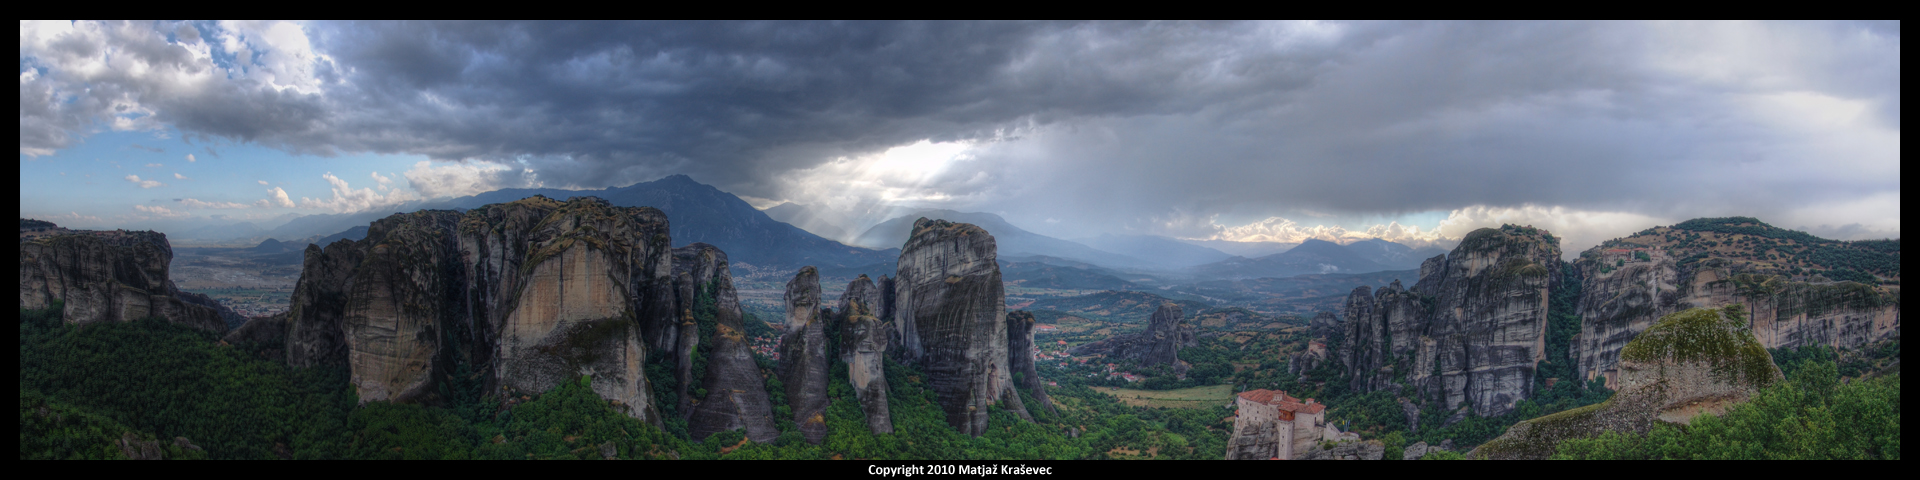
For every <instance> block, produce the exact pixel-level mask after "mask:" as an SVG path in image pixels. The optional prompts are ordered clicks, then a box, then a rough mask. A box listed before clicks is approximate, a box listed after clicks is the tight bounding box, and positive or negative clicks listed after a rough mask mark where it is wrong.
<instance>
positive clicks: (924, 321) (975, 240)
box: [893, 218, 1031, 436]
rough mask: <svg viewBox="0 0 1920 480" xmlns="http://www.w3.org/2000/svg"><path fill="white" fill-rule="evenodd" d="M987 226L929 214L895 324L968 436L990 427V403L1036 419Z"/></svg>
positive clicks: (907, 251)
mask: <svg viewBox="0 0 1920 480" xmlns="http://www.w3.org/2000/svg"><path fill="white" fill-rule="evenodd" d="M996 254H997V252H996V246H995V243H994V240H993V236H992V235H989V234H988V233H987V231H986V230H983V229H981V228H980V227H976V226H973V225H970V224H965V223H953V222H948V221H945V220H929V219H926V218H921V219H919V220H918V221H915V222H914V225H913V234H912V236H911V237H910V238H908V239H907V243H906V245H905V246H903V247H901V249H900V267H899V272H898V277H897V278H896V282H897V283H896V287H895V295H894V297H895V305H894V306H893V312H894V319H893V322H894V326H895V329H896V331H898V332H899V335H900V347H901V350H902V352H901V355H902V357H903V358H904V359H906V360H907V361H909V362H912V363H916V364H919V365H920V366H921V367H922V368H924V369H925V370H926V372H927V376H928V381H929V383H931V387H932V389H933V391H934V392H935V394H936V395H937V396H938V397H939V400H940V407H941V409H942V410H945V411H946V414H947V423H948V424H950V425H953V426H954V427H955V428H958V429H959V430H960V431H961V432H963V433H966V434H968V435H973V436H979V435H980V434H982V433H985V431H986V428H987V406H988V405H991V404H994V403H997V402H1001V401H1006V402H1007V407H1006V408H1007V409H1008V410H1011V411H1013V412H1014V413H1016V414H1018V415H1020V416H1021V417H1023V418H1031V417H1030V416H1029V415H1028V414H1027V409H1026V406H1025V405H1022V404H1021V402H1020V396H1019V395H1018V394H1017V393H1015V392H1014V390H1013V380H1012V375H1011V371H1010V368H1009V367H1008V366H1007V350H1006V349H1007V325H1006V291H1005V290H1004V286H1003V285H1002V284H1001V280H1000V266H999V264H998V263H996V262H995V258H996Z"/></svg>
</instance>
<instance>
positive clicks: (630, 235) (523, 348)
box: [367, 197, 673, 423]
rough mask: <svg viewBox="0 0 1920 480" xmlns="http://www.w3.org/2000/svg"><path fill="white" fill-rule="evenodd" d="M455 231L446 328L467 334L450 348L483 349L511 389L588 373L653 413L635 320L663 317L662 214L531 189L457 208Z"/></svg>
mask: <svg viewBox="0 0 1920 480" xmlns="http://www.w3.org/2000/svg"><path fill="white" fill-rule="evenodd" d="M378 226H379V224H378V223H376V224H375V228H376V229H377V228H378ZM458 233H459V235H458V243H457V245H458V249H459V255H460V258H461V260H462V265H463V266H464V267H466V268H465V272H464V273H466V275H465V280H466V282H465V283H463V284H462V285H460V286H459V287H457V288H458V290H457V291H458V292H459V293H465V294H467V295H468V296H469V298H471V299H472V300H470V305H471V308H470V310H471V312H472V314H471V315H470V316H466V317H464V320H465V321H464V324H456V323H460V320H461V319H455V321H454V322H450V323H449V324H448V328H457V327H466V328H467V329H470V331H472V332H475V334H474V335H473V336H474V340H475V341H473V342H471V345H473V346H474V348H472V349H468V351H467V352H460V353H462V354H466V355H470V356H472V357H474V358H486V357H485V356H487V355H491V356H492V358H493V363H494V364H495V369H494V372H495V378H496V379H497V381H498V384H499V385H501V386H503V387H507V388H509V389H515V390H520V391H529V392H540V391H545V390H547V389H550V388H553V387H554V386H556V385H559V383H560V382H562V381H565V380H566V379H568V378H572V377H574V376H577V375H591V376H592V377H593V381H592V383H591V388H592V389H593V391H594V393H596V394H598V395H599V396H600V397H601V398H605V399H608V400H612V401H613V402H614V404H615V405H616V406H618V407H619V408H621V409H622V410H624V411H625V413H627V414H628V415H629V416H632V417H635V418H639V419H642V420H647V421H650V422H655V423H657V422H659V420H660V419H659V413H658V411H657V410H656V409H655V408H654V406H653V400H652V398H651V397H652V390H651V388H650V387H649V386H648V384H647V380H646V376H645V362H646V358H647V350H646V348H647V343H648V342H647V339H646V338H645V326H647V325H656V326H657V325H662V324H670V320H671V319H672V318H673V316H672V310H673V309H672V305H671V302H672V299H673V293H672V292H673V290H672V285H671V282H670V280H669V279H670V278H671V277H670V276H669V275H670V274H671V268H672V257H671V255H672V253H671V250H670V249H669V248H668V244H669V240H668V227H667V217H666V214H664V213H661V212H660V211H659V210H656V209H652V208H646V207H614V206H612V205H610V204H608V203H607V202H605V201H603V200H600V199H598V198H593V197H580V198H575V199H573V200H569V201H567V202H558V201H554V200H552V199H548V198H545V197H534V198H529V199H524V200H519V201H515V202H509V203H504V204H495V205H488V206H484V207H480V208H476V209H473V210H469V211H468V212H467V213H466V214H465V215H464V216H463V217H462V218H461V219H460V222H459V224H458ZM367 238H368V239H373V238H374V236H373V233H372V232H371V230H370V231H369V233H368V236H367ZM375 250H376V251H377V247H375ZM368 263H372V262H371V260H369V262H368ZM488 347H491V348H488Z"/></svg>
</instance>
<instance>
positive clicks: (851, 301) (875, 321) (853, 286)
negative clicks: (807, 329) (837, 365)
mask: <svg viewBox="0 0 1920 480" xmlns="http://www.w3.org/2000/svg"><path fill="white" fill-rule="evenodd" d="M880 295H881V292H880V290H878V287H877V286H875V285H874V284H873V281H872V280H870V279H868V278H867V276H866V275H861V276H860V278H856V279H854V280H853V282H852V283H850V284H848V285H847V291H846V292H845V293H842V294H841V295H840V308H839V309H838V310H837V312H839V314H840V315H842V316H843V317H844V320H842V321H841V322H840V327H841V331H840V332H839V335H840V361H842V362H846V363H847V380H848V382H849V383H852V384H853V395H854V398H857V399H859V400H860V409H861V410H862V411H864V412H865V413H866V415H867V429H868V430H871V431H873V433H875V434H881V433H892V432H893V415H892V414H891V413H888V411H887V376H886V365H885V360H884V359H883V358H882V357H881V356H882V355H885V354H886V352H887V331H888V330H889V328H888V326H887V325H886V324H885V323H883V322H881V321H880V318H879V317H877V316H875V315H873V313H872V312H873V310H872V309H871V308H870V307H868V305H872V304H874V302H875V301H876V300H878V299H879V297H880Z"/></svg>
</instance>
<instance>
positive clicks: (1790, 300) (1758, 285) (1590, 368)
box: [1573, 245, 1900, 388]
mask: <svg viewBox="0 0 1920 480" xmlns="http://www.w3.org/2000/svg"><path fill="white" fill-rule="evenodd" d="M1622 247H1629V248H1607V247H1595V248H1594V249H1592V250H1589V251H1588V252H1586V253H1584V254H1582V258H1581V259H1580V260H1578V261H1576V262H1575V264H1574V265H1575V267H1576V268H1578V269H1579V272H1580V276H1581V279H1582V282H1583V285H1584V289H1583V290H1582V292H1581V295H1580V299H1579V302H1578V304H1577V308H1578V310H1579V313H1580V317H1581V326H1580V336H1579V337H1578V340H1577V341H1576V342H1575V343H1574V345H1573V350H1574V353H1575V355H1576V356H1577V357H1578V358H1579V368H1580V371H1581V373H1583V374H1585V375H1586V377H1587V378H1589V379H1591V378H1596V377H1599V378H1603V379H1604V380H1605V381H1606V382H1607V385H1608V386H1609V387H1610V388H1611V387H1613V386H1614V384H1615V383H1616V382H1617V381H1618V377H1619V375H1620V373H1621V370H1620V368H1619V363H1620V351H1621V349H1623V348H1625V347H1626V345H1627V344H1628V343H1629V342H1631V341H1632V340H1633V339H1634V338H1635V337H1637V336H1638V335H1639V334H1640V332H1642V331H1644V330H1646V329H1647V328H1648V327H1650V326H1652V325H1653V323H1654V322H1655V320H1656V319H1659V318H1660V317H1662V316H1665V315H1669V314H1672V313H1674V312H1679V311H1684V310H1686V309H1689V308H1719V307H1723V306H1727V305H1733V304H1742V305H1745V306H1746V308H1747V309H1748V310H1749V312H1750V314H1749V315H1748V317H1747V320H1748V322H1749V323H1748V325H1747V326H1748V328H1750V329H1752V330H1753V333H1754V335H1755V336H1756V338H1758V339H1759V341H1760V343H1761V345H1764V346H1766V347H1767V348H1799V347H1806V346H1813V345H1825V346H1829V347H1834V348H1855V347H1860V346H1864V345H1867V344H1869V343H1873V342H1877V341H1880V340H1885V339H1888V338H1891V337H1893V336H1894V335H1895V334H1896V332H1897V331H1898V329H1899V327H1900V305H1899V300H1898V296H1899V293H1898V287H1892V288H1889V289H1884V290H1883V289H1875V288H1873V287H1871V286H1867V285H1864V284H1859V283H1854V282H1799V281H1792V280H1790V279H1788V278H1787V277H1786V276H1784V275H1776V274H1767V273H1755V272H1753V271H1751V270H1752V269H1751V268H1750V267H1749V266H1747V265H1741V264H1738V263H1736V262H1729V261H1724V260H1719V259H1711V258H1710V259H1707V260H1705V261H1695V262H1689V263H1688V264H1687V265H1685V266H1682V265H1680V264H1679V262H1678V261H1677V260H1676V259H1675V258H1673V256H1672V255H1671V252H1670V251H1668V250H1666V249H1664V248H1634V247H1632V246H1625V245H1623V246H1622ZM1636 254H1639V255H1645V256H1646V257H1645V259H1644V260H1643V259H1641V258H1639V257H1638V255H1636Z"/></svg>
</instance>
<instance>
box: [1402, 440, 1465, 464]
mask: <svg viewBox="0 0 1920 480" xmlns="http://www.w3.org/2000/svg"><path fill="white" fill-rule="evenodd" d="M1452 448H1453V440H1452V439H1448V440H1447V443H1446V444H1444V445H1427V442H1415V443H1414V444H1413V445H1408V446H1407V448H1406V449H1404V450H1401V452H1400V459H1401V460H1419V459H1420V458H1421V457H1425V456H1427V455H1431V454H1435V453H1440V452H1446V451H1451V449H1452Z"/></svg>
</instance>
